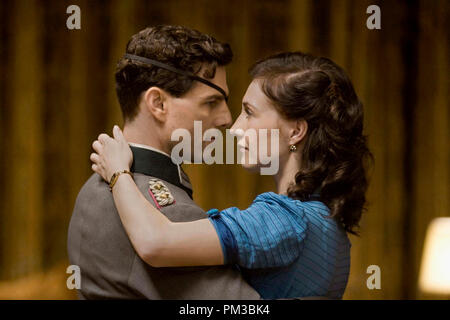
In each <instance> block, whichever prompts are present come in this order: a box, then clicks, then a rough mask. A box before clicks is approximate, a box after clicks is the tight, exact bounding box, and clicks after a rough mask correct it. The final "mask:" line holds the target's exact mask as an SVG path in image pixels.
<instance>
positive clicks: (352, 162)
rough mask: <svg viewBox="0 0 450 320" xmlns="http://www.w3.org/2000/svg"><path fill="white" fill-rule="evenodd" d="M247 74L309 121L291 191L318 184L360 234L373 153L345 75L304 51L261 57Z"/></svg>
mask: <svg viewBox="0 0 450 320" xmlns="http://www.w3.org/2000/svg"><path fill="white" fill-rule="evenodd" d="M250 75H251V76H252V78H253V79H260V80H262V82H261V89H262V90H263V92H264V93H265V94H266V95H267V97H268V98H269V99H270V100H271V101H272V102H273V103H274V105H275V107H276V108H277V109H278V110H279V112H280V113H281V114H282V115H283V116H284V117H285V118H288V119H304V120H306V122H307V123H308V131H307V135H306V137H305V142H304V148H303V152H302V165H301V169H300V171H299V172H298V173H297V174H296V176H295V184H292V185H291V186H290V187H289V189H288V195H289V197H291V198H294V199H299V200H302V201H306V200H308V199H309V197H310V196H311V194H312V193H313V192H314V191H315V190H316V189H318V188H320V190H321V191H320V200H321V201H322V202H323V203H325V204H326V205H327V206H328V208H329V209H330V211H331V216H332V217H335V218H337V219H338V220H339V221H340V222H341V224H342V225H343V227H344V229H345V230H346V231H347V232H349V233H352V234H358V233H357V232H356V231H355V228H357V227H359V224H358V223H359V220H360V218H361V215H362V212H363V210H364V209H365V208H364V206H365V204H366V191H367V186H368V179H367V169H368V165H369V164H370V163H371V162H372V161H373V157H372V154H371V153H370V151H369V149H368V147H367V138H366V136H365V135H363V107H362V104H361V102H360V101H359V99H358V97H357V95H356V93H355V90H354V88H353V85H352V83H351V81H350V79H349V77H348V76H347V75H346V73H345V72H344V70H343V69H342V68H340V67H339V66H337V65H336V64H335V63H334V62H333V61H331V60H329V59H327V58H322V57H314V56H312V55H310V54H305V53H302V52H289V53H280V54H277V55H274V56H270V57H268V58H266V59H263V60H260V61H258V62H257V63H256V64H255V65H254V66H253V67H251V68H250ZM369 160H370V161H369Z"/></svg>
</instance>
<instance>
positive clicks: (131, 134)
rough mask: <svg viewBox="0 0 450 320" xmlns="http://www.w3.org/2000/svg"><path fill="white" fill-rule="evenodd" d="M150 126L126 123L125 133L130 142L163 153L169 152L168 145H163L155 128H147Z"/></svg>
mask: <svg viewBox="0 0 450 320" xmlns="http://www.w3.org/2000/svg"><path fill="white" fill-rule="evenodd" d="M148 127H149V126H137V125H125V126H124V128H123V135H124V137H125V140H127V142H129V143H134V144H139V145H143V146H146V147H150V148H152V149H156V150H158V151H162V152H163V153H166V154H169V153H170V150H166V149H167V146H166V145H163V144H162V143H161V141H160V140H159V139H158V138H159V137H157V135H156V134H155V131H154V127H153V130H149V129H147V128H148Z"/></svg>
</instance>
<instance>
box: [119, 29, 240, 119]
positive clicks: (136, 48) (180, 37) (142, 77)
mask: <svg viewBox="0 0 450 320" xmlns="http://www.w3.org/2000/svg"><path fill="white" fill-rule="evenodd" d="M126 53H129V54H134V55H138V56H142V57H146V58H150V59H154V60H158V61H160V62H163V63H166V64H168V65H170V66H173V67H175V68H178V69H182V70H185V71H189V72H191V73H193V74H196V75H199V76H201V77H204V78H209V79H212V78H214V76H215V72H216V68H217V66H225V65H227V64H229V63H230V62H231V60H232V58H233V53H232V51H231V48H230V46H229V45H228V44H226V43H221V42H219V41H217V40H216V39H214V38H213V37H211V36H209V35H207V34H204V33H201V32H199V31H197V30H193V29H189V28H186V27H183V26H173V25H159V26H155V27H149V28H146V29H144V30H142V31H140V32H138V33H137V34H135V35H133V36H132V37H131V39H130V40H129V41H128V43H127V46H126ZM203 67H205V68H204V72H203V73H202V74H201V75H200V74H199V73H200V71H201V70H202V68H203ZM115 78H116V92H117V97H118V99H119V103H120V107H121V109H122V114H123V117H124V120H125V121H131V120H133V119H134V117H135V116H136V115H137V114H138V111H139V108H138V106H139V98H140V95H141V93H142V92H143V91H145V90H147V89H148V88H150V87H152V86H156V87H159V88H161V89H163V90H165V91H167V92H168V93H169V94H171V95H173V96H175V97H181V96H183V95H184V94H185V93H186V92H188V91H189V89H190V88H191V87H192V83H193V80H192V79H191V78H189V77H187V76H183V75H180V74H177V73H174V72H171V71H168V70H166V69H162V68H159V67H156V66H150V65H147V64H144V63H142V62H139V61H134V60H130V59H127V58H122V59H121V60H120V61H119V62H118V64H117V68H116V74H115Z"/></svg>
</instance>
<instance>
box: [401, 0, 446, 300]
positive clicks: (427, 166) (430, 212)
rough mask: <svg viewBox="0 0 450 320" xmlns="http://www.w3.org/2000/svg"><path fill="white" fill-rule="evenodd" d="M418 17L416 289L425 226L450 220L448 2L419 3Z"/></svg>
mask: <svg viewBox="0 0 450 320" xmlns="http://www.w3.org/2000/svg"><path fill="white" fill-rule="evenodd" d="M419 13H420V14H419V21H420V35H419V62H420V63H419V66H418V77H417V79H418V86H417V90H418V101H417V109H416V116H415V117H414V120H415V121H414V126H415V135H414V136H415V143H414V152H413V155H414V159H415V163H414V164H415V167H414V172H415V175H414V178H415V180H414V193H413V194H414V198H413V208H414V215H413V218H414V224H413V226H414V230H413V231H414V232H412V233H411V239H409V241H410V243H411V245H412V246H413V256H412V259H413V260H412V261H411V266H410V267H411V268H412V270H413V281H415V283H417V279H418V273H419V267H420V259H421V256H422V250H423V241H424V239H425V233H426V229H427V227H428V224H429V223H430V222H431V220H432V219H433V218H435V217H439V216H450V204H449V201H450V170H449V169H450V168H449V164H450V154H449V141H450V129H449V126H450V122H449V120H450V116H449V105H450V94H449V90H448V89H449V87H450V79H449V78H450V77H449V73H448V70H450V66H449V61H448V58H449V56H450V50H449V42H448V39H449V36H450V35H449V29H448V20H449V18H450V4H449V2H448V1H432V2H428V1H420V11H419ZM431 48H433V49H431ZM416 293H417V295H418V297H422V298H424V297H425V298H427V297H428V296H427V295H424V294H422V293H420V292H419V291H418V290H417V288H416ZM434 298H436V297H434Z"/></svg>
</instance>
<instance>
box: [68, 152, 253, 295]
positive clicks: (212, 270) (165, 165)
mask: <svg viewBox="0 0 450 320" xmlns="http://www.w3.org/2000/svg"><path fill="white" fill-rule="evenodd" d="M132 151H133V157H134V159H133V166H132V168H131V171H132V172H134V180H135V182H136V184H137V186H138V187H139V189H140V190H141V192H142V194H143V195H144V196H145V197H146V198H147V199H148V200H149V201H150V202H151V203H152V204H153V205H155V202H154V199H153V198H152V196H151V193H150V192H149V180H150V178H157V179H160V180H161V181H163V183H164V184H165V185H166V186H167V188H168V189H169V190H170V192H171V194H172V195H173V197H174V199H175V202H174V203H173V204H170V205H168V206H164V207H162V208H161V211H162V212H163V214H164V215H166V216H167V217H168V218H169V219H170V220H171V221H193V220H198V219H201V218H205V217H206V214H205V212H204V211H203V210H202V209H201V208H200V207H198V206H197V205H196V204H195V203H194V201H193V200H192V198H191V195H192V189H191V187H190V184H189V181H188V180H187V176H185V175H184V173H183V172H182V170H181V168H179V167H178V166H177V165H175V164H173V163H172V161H171V159H170V157H168V156H166V155H164V154H162V153H159V152H156V151H152V150H148V149H144V148H138V147H132ZM67 246H68V253H69V260H70V263H71V264H73V265H78V266H79V267H80V270H81V289H79V290H78V295H79V298H80V299H259V298H260V297H259V294H258V293H257V292H256V291H255V290H254V289H253V288H251V287H250V286H249V285H248V284H247V283H246V282H245V281H244V280H243V279H242V277H241V274H240V273H239V272H238V271H237V270H236V269H235V268H233V267H232V266H215V267H183V268H154V267H151V266H149V265H147V264H146V263H145V262H144V261H143V260H141V258H140V257H139V256H138V255H137V253H136V251H135V250H134V249H133V246H132V244H131V243H130V240H129V239H128V236H127V234H126V232H125V230H124V228H123V226H122V223H121V221H120V218H119V214H118V213H117V210H116V207H115V205H114V201H113V197H112V194H111V192H110V191H109V187H108V184H107V183H106V182H105V181H103V179H102V178H101V177H100V176H99V175H97V174H94V175H92V176H91V177H90V178H89V180H88V181H87V182H86V183H85V184H84V186H83V187H82V189H81V191H80V193H79V194H78V197H77V200H76V203H75V208H74V210H73V215H72V218H71V221H70V225H69V233H68V243H67Z"/></svg>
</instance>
